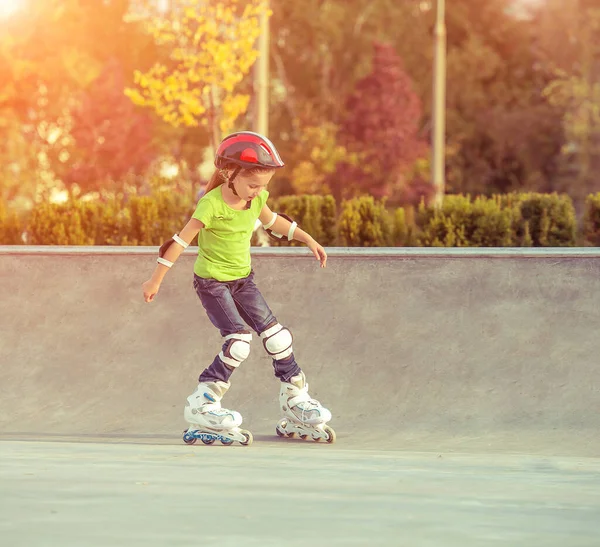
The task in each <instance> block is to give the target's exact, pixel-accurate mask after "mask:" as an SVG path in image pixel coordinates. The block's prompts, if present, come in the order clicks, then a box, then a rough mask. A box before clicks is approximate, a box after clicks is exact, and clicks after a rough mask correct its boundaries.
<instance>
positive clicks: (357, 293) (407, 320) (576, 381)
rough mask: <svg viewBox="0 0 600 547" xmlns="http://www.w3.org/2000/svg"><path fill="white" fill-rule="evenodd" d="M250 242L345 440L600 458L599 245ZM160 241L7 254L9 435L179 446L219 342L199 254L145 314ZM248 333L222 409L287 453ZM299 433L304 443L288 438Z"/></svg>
mask: <svg viewBox="0 0 600 547" xmlns="http://www.w3.org/2000/svg"><path fill="white" fill-rule="evenodd" d="M330 251H331V254H330V258H329V261H328V267H327V269H325V270H322V269H319V268H318V264H317V262H316V260H314V258H313V257H312V256H311V255H309V254H308V253H307V251H306V250H305V249H300V250H298V249H255V250H254V251H253V252H254V256H253V264H254V269H255V271H256V281H257V284H258V286H259V288H260V289H261V290H262V292H263V294H264V295H265V297H266V299H267V301H268V302H269V304H270V306H271V308H272V309H273V311H274V312H275V314H276V316H277V318H278V319H279V321H280V322H282V323H284V324H285V325H287V326H288V327H289V328H290V329H291V330H292V331H293V333H294V337H295V341H294V348H295V352H296V356H297V359H298V362H299V364H300V365H301V366H302V368H303V369H304V370H305V372H306V374H307V377H308V380H309V384H310V391H311V394H313V396H315V397H316V398H318V399H319V400H321V402H323V404H325V405H326V406H328V407H329V408H331V410H332V411H333V414H334V419H333V420H332V422H331V425H332V426H333V427H334V428H335V429H336V431H337V433H338V443H337V445H339V446H348V447H352V448H361V449H369V448H377V449H393V450H405V449H406V450H411V451H415V450H432V451H441V450H450V451H463V452H464V451H493V452H522V453H539V454H555V455H578V456H598V454H599V453H600V440H599V439H600V417H599V411H600V363H599V360H600V336H599V328H600V253H597V252H596V251H586V250H585V249H575V250H564V251H559V250H554V251H552V250H545V251H539V252H536V251H528V252H519V251H517V250H488V251H485V250H481V249H480V250H475V251H472V252H466V251H460V250H439V251H438V250H431V249H408V250H406V249H405V250H394V249H384V250H371V251H370V250H367V249H331V250H330ZM155 257H156V249H154V248H60V247H54V248H31V247H30V248H27V247H12V248H10V247H0V303H1V304H0V305H1V308H0V309H1V314H0V391H1V397H0V438H5V439H8V438H57V437H65V438H75V439H93V438H103V439H115V440H134V441H136V442H149V443H154V442H160V443H180V442H181V431H182V430H183V428H184V426H185V423H184V422H183V417H182V410H183V405H184V403H185V398H186V397H187V395H188V394H189V393H190V392H191V391H192V390H193V388H194V387H195V385H196V383H197V377H198V374H199V373H200V372H201V370H202V369H203V368H204V367H205V366H206V365H207V364H209V363H210V362H211V360H212V358H213V356H214V354H215V353H216V352H217V351H218V350H219V348H220V345H221V338H220V336H219V334H218V332H217V330H216V329H215V328H214V327H213V326H212V325H211V324H210V322H209V320H208V319H207V317H206V315H205V312H204V310H203V308H202V306H201V304H200V302H199V300H198V298H197V296H196V295H195V292H194V290H193V288H192V266H193V262H194V259H195V255H194V250H193V249H189V250H188V251H187V252H186V253H185V254H184V255H183V256H182V258H181V259H180V261H179V262H178V263H177V264H176V266H175V267H174V268H173V270H172V271H171V272H169V274H168V275H167V278H166V280H165V282H164V284H163V287H162V289H161V292H160V293H159V295H158V296H157V299H156V300H155V302H153V303H152V304H146V303H144V301H143V298H142V292H141V287H140V285H141V283H142V282H143V281H145V280H146V279H147V278H148V276H149V275H150V273H151V271H152V269H153V268H154V265H155V263H156V262H155ZM277 394H278V382H277V381H276V380H275V378H274V377H273V374H272V366H271V362H270V360H269V359H268V358H267V356H266V354H265V352H264V350H263V349H262V347H261V345H260V343H259V342H258V340H255V342H254V343H253V350H252V353H251V356H250V358H249V359H248V360H247V361H246V362H245V363H244V364H243V365H242V367H240V369H239V370H238V371H236V372H235V373H234V375H233V377H232V388H231V390H230V391H229V393H228V394H227V397H226V399H225V400H224V404H225V405H226V406H228V407H230V408H234V409H236V410H239V411H240V412H241V413H242V415H243V416H244V422H245V423H244V427H248V428H249V429H251V430H252V431H253V433H254V434H255V439H256V442H259V441H263V442H271V441H272V442H282V441H279V440H278V439H277V437H276V436H275V435H274V426H275V423H276V422H277V419H278V418H279V414H278V405H277ZM283 442H300V441H289V440H286V441H283Z"/></svg>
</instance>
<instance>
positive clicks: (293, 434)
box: [285, 431, 296, 439]
mask: <svg viewBox="0 0 600 547" xmlns="http://www.w3.org/2000/svg"><path fill="white" fill-rule="evenodd" d="M285 436H286V437H287V438H288V439H293V438H294V437H295V436H296V434H295V433H294V432H293V431H290V432H289V433H286V434H285Z"/></svg>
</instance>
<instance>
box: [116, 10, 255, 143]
mask: <svg viewBox="0 0 600 547" xmlns="http://www.w3.org/2000/svg"><path fill="white" fill-rule="evenodd" d="M264 9H266V7H265V4H264V3H263V2H262V0H211V1H205V0H189V1H188V2H186V3H184V4H181V5H178V6H176V8H175V9H173V10H171V11H170V12H169V13H168V14H167V15H166V16H165V17H162V18H161V17H154V18H151V19H150V21H149V22H148V28H149V32H150V33H151V34H152V35H153V36H154V39H155V40H156V43H157V44H158V45H159V46H160V47H163V48H166V50H167V51H168V61H167V62H157V63H155V64H154V66H152V67H151V68H150V69H149V70H148V71H146V72H143V71H140V70H137V71H136V72H135V83H136V84H137V87H135V88H128V89H127V91H126V94H127V95H128V96H129V97H130V98H131V100H132V101H133V102H134V103H136V104H138V105H142V106H147V107H150V108H152V109H154V110H155V111H156V113H157V114H158V115H159V116H160V117H161V118H163V119H164V120H165V121H167V122H168V123H170V124H172V125H174V126H182V125H183V126H188V127H195V126H197V125H199V124H202V125H204V126H207V127H208V128H209V129H210V132H211V140H212V145H213V147H214V148H216V145H217V143H218V142H219V141H220V139H221V133H222V132H227V131H229V130H230V129H231V128H232V127H233V124H234V122H235V120H236V119H237V118H238V117H239V116H240V114H242V113H243V112H245V110H246V109H247V107H248V102H249V99H250V97H249V96H248V95H244V94H240V93H236V92H235V88H236V86H237V85H238V84H239V83H240V82H241V81H242V79H243V78H244V75H246V74H247V73H248V72H249V70H250V68H251V67H252V65H253V63H254V61H255V60H256V58H257V56H258V52H257V51H256V49H255V42H256V39H257V38H258V36H259V33H260V29H259V16H260V14H261V12H262V10H264Z"/></svg>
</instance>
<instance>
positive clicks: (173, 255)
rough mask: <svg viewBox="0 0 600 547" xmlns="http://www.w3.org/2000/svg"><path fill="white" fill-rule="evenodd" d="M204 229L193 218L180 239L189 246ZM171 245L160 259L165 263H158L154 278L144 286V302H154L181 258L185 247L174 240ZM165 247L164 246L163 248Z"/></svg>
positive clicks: (153, 274)
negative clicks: (167, 275)
mask: <svg viewBox="0 0 600 547" xmlns="http://www.w3.org/2000/svg"><path fill="white" fill-rule="evenodd" d="M202 228H204V224H202V222H200V221H199V220H197V219H195V218H191V219H190V220H189V222H188V223H187V224H186V225H185V226H184V228H183V230H181V232H180V233H179V237H180V238H181V239H182V240H183V241H184V242H185V243H186V244H187V245H189V244H190V243H191V241H192V240H193V239H194V237H196V234H198V232H199V231H200V230H201V229H202ZM170 243H171V244H170V245H168V246H167V247H166V249H165V251H164V253H163V254H162V256H161V257H160V259H162V260H161V261H162V262H163V263H158V264H157V265H156V268H155V269H154V272H153V273H152V277H151V278H150V279H149V280H148V281H146V282H145V283H143V284H142V289H143V291H144V300H145V301H146V302H152V300H154V297H155V296H156V293H158V290H159V288H160V284H161V283H162V281H163V279H164V278H165V275H166V274H167V272H168V271H169V269H170V268H171V266H172V265H173V264H174V263H175V262H176V260H177V259H178V258H179V256H180V255H181V253H182V252H183V251H184V247H182V246H181V245H180V244H178V243H176V242H174V241H172V240H171V241H170ZM165 245H166V244H165ZM165 245H163V247H164V246H165ZM161 249H162V247H161ZM160 259H159V260H160ZM165 263H167V264H170V266H169V265H165Z"/></svg>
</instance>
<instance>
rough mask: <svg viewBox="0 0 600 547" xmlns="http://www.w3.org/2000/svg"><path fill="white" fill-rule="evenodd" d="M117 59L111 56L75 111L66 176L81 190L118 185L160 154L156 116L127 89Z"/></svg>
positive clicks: (70, 183) (140, 172) (137, 173)
mask: <svg viewBox="0 0 600 547" xmlns="http://www.w3.org/2000/svg"><path fill="white" fill-rule="evenodd" d="M125 85H126V82H125V77H124V71H123V68H122V66H121V64H120V63H119V61H118V60H112V61H110V62H109V63H108V64H107V65H106V67H105V69H104V70H103V72H102V74H101V75H100V76H99V77H98V79H97V80H96V81H95V82H94V83H93V84H92V85H91V86H90V88H89V90H87V91H86V92H85V93H84V94H83V95H82V97H81V101H80V102H79V105H78V106H77V108H76V109H75V110H74V111H73V113H72V117H73V128H72V130H71V134H72V136H73V138H74V140H75V147H74V149H73V151H72V154H71V160H70V161H69V164H68V168H67V170H66V173H65V174H64V176H63V180H64V182H65V183H66V184H67V186H69V187H71V186H72V185H73V184H77V185H78V186H79V187H80V189H81V191H82V193H86V192H90V191H95V190H99V189H100V188H103V187H113V188H114V187H118V186H119V185H120V184H121V182H122V180H123V178H124V177H125V176H127V175H140V174H143V173H144V172H145V170H146V169H147V168H148V166H149V165H150V163H151V162H152V160H153V159H154V158H155V150H154V147H153V142H152V138H153V120H152V118H151V117H150V115H148V114H146V113H144V112H143V111H141V109H140V108H139V107H137V106H135V105H134V104H133V103H132V102H131V101H130V100H129V98H128V97H126V96H125V95H124V93H123V91H124V88H125Z"/></svg>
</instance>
